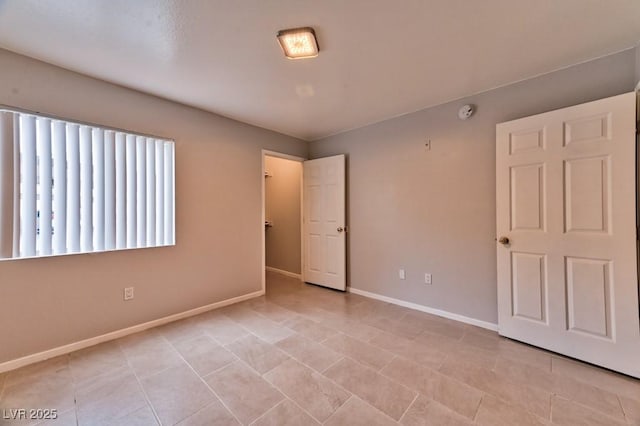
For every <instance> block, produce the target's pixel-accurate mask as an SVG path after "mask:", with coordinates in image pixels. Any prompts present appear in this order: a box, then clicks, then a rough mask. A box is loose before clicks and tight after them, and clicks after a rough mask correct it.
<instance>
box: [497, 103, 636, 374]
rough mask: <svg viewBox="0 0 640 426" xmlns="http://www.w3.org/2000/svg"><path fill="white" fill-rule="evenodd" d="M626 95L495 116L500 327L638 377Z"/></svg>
mask: <svg viewBox="0 0 640 426" xmlns="http://www.w3.org/2000/svg"><path fill="white" fill-rule="evenodd" d="M635 109H636V95H635V93H627V94H624V95H619V96H614V97H612V98H607V99H602V100H599V101H595V102H590V103H587V104H583V105H578V106H574V107H570V108H564V109H561V110H557V111H552V112H548V113H545V114H540V115H536V116H533V117H527V118H523V119H520V120H515V121H511V122H508V123H502V124H499V125H498V126H497V145H496V166H497V169H496V173H497V230H498V248H497V250H498V252H497V260H498V320H499V327H500V334H501V335H503V336H507V337H511V338H513V339H517V340H520V341H523V342H526V343H530V344H533V345H535V346H540V347H543V348H546V349H550V350H552V351H555V352H559V353H561V354H564V355H568V356H571V357H574V358H578V359H581V360H584V361H587V362H590V363H593V364H597V365H601V366H603V367H606V368H610V369H612V370H616V371H620V372H622V373H625V374H628V375H631V376H634V377H639V378H640V326H639V322H638V281H637V280H638V275H637V269H636V267H637V265H636V212H635V208H636V201H635V200H636V185H635V158H636V156H635V133H636V121H635V118H636V111H635Z"/></svg>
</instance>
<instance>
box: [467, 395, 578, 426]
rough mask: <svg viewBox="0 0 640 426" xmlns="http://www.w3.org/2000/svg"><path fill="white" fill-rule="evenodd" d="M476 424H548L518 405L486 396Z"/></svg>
mask: <svg viewBox="0 0 640 426" xmlns="http://www.w3.org/2000/svg"><path fill="white" fill-rule="evenodd" d="M476 424H478V425H484V426H514V425H518V426H542V425H545V424H547V423H545V422H543V421H542V420H541V419H539V418H537V417H536V416H534V415H533V414H531V413H529V412H527V411H525V410H523V409H522V408H519V407H518V406H516V405H513V404H510V403H508V402H505V401H502V400H500V399H498V398H496V397H493V396H491V395H485V396H484V397H482V402H481V403H480V407H479V408H478V414H477V415H476ZM576 426H577V425H576Z"/></svg>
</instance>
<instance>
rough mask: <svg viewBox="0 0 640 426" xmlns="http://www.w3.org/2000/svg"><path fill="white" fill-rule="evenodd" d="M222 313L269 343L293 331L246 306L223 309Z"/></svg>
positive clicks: (289, 334) (283, 337)
mask: <svg viewBox="0 0 640 426" xmlns="http://www.w3.org/2000/svg"><path fill="white" fill-rule="evenodd" d="M225 309H226V308H225ZM224 314H225V315H227V316H228V317H230V318H231V319H232V320H234V321H235V322H237V323H238V324H240V325H242V327H244V328H246V329H247V330H249V331H250V332H251V333H253V334H255V335H256V336H258V337H259V338H261V339H262V340H264V341H266V342H269V343H275V342H277V341H279V340H282V339H285V338H287V337H289V336H291V335H292V334H293V333H294V332H293V331H292V330H291V329H289V328H287V327H284V326H282V325H280V324H278V323H276V322H273V321H271V320H270V319H268V318H266V317H264V316H262V315H259V314H257V313H256V312H254V311H252V310H250V309H247V308H242V309H229V310H226V311H224Z"/></svg>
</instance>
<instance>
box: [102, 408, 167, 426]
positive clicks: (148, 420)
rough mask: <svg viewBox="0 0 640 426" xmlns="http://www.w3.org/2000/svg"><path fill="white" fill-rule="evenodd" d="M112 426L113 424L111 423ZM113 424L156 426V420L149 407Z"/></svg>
mask: <svg viewBox="0 0 640 426" xmlns="http://www.w3.org/2000/svg"><path fill="white" fill-rule="evenodd" d="M111 424H113V423H111ZM115 424H121V425H126V426H157V425H158V420H157V419H156V416H155V415H154V414H153V411H151V408H150V407H149V406H146V407H144V408H141V409H139V410H138V411H135V412H133V413H131V414H128V415H126V416H124V417H122V418H120V419H118V421H117V422H115Z"/></svg>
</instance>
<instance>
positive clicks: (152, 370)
mask: <svg viewBox="0 0 640 426" xmlns="http://www.w3.org/2000/svg"><path fill="white" fill-rule="evenodd" d="M118 343H119V344H120V348H121V349H122V351H123V352H124V354H125V356H126V358H127V360H128V362H129V365H131V368H132V369H133V371H135V373H136V374H137V375H138V377H140V378H144V377H148V376H151V375H153V374H156V373H159V372H160V371H163V370H166V369H168V368H171V367H177V366H180V365H183V364H184V361H183V360H182V359H181V358H180V355H178V353H177V352H176V350H175V349H174V348H173V347H172V346H171V344H170V343H169V342H168V341H167V340H166V339H165V338H163V337H162V336H161V335H160V334H159V333H156V332H145V333H138V334H137V335H132V336H127V337H125V338H123V339H119V340H118Z"/></svg>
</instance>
